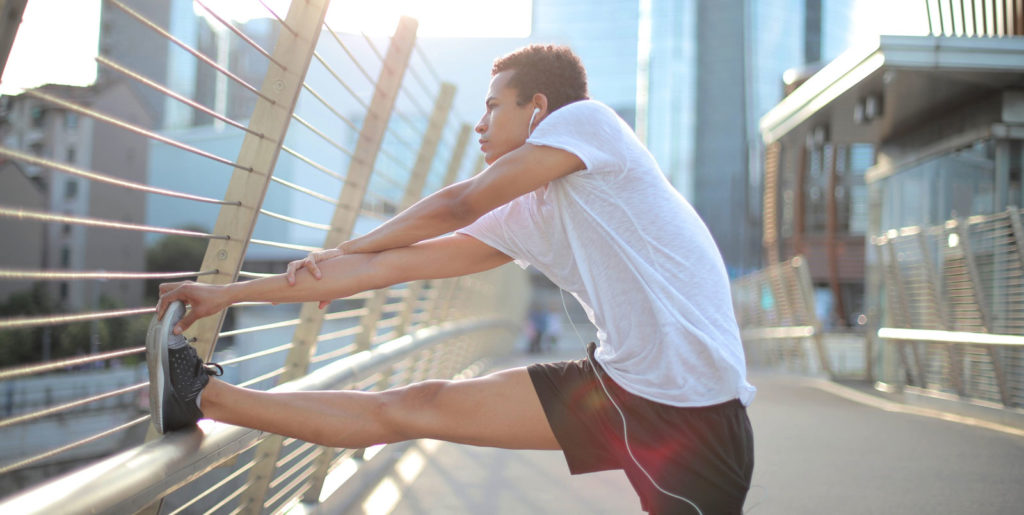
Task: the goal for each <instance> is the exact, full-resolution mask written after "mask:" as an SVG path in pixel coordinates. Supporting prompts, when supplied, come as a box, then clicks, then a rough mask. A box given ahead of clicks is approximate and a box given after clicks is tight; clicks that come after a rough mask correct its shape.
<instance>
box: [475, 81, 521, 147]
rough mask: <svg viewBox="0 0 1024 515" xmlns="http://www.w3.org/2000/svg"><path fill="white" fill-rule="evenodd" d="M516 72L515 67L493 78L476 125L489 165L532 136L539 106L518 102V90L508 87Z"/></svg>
mask: <svg viewBox="0 0 1024 515" xmlns="http://www.w3.org/2000/svg"><path fill="white" fill-rule="evenodd" d="M513 73H515V70H505V71H503V72H500V73H498V74H497V75H495V76H494V77H491V87H490V88H489V89H488V91H487V98H486V100H485V105H486V106H487V110H486V111H485V112H484V115H483V117H481V118H480V123H477V124H476V132H477V133H478V134H480V150H481V151H482V152H483V153H484V161H486V162H487V164H492V163H494V162H495V161H497V160H498V158H499V157H501V156H503V155H505V154H507V153H509V152H511V151H513V150H515V149H517V148H519V147H521V146H523V144H524V143H526V138H527V137H529V128H528V126H529V124H530V115H532V114H533V109H534V107H535V106H534V105H533V104H532V103H529V104H525V105H522V106H520V105H517V104H516V93H517V91H516V90H515V89H514V88H511V87H509V86H508V81H509V79H511V78H512V74H513Z"/></svg>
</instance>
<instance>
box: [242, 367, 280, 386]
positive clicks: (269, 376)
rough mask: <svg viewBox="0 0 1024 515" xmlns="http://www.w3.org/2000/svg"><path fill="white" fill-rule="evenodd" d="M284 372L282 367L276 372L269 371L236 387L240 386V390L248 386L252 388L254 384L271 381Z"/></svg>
mask: <svg viewBox="0 0 1024 515" xmlns="http://www.w3.org/2000/svg"><path fill="white" fill-rule="evenodd" d="M284 371H285V369H284V367H281V368H278V369H277V370H271V371H270V372H267V373H266V374H263V375H261V376H258V377H254V378H252V379H250V380H248V381H245V382H244V383H239V384H238V386H240V387H242V388H245V387H248V386H252V385H254V384H256V383H259V382H261V381H266V380H267V379H273V378H275V377H277V376H280V375H281V374H284Z"/></svg>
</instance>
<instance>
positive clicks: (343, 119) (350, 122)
mask: <svg viewBox="0 0 1024 515" xmlns="http://www.w3.org/2000/svg"><path fill="white" fill-rule="evenodd" d="M302 87H303V88H305V89H306V91H308V92H309V93H310V94H312V95H313V98H315V99H317V100H319V101H320V103H321V104H323V106H324V107H326V108H327V109H328V110H329V111H330V112H331V113H333V114H334V116H337V117H338V119H339V120H341V121H342V122H344V123H345V125H348V127H349V128H350V129H352V130H353V131H355V132H359V127H356V124H354V123H352V120H349V119H348V118H347V117H346V116H345V115H343V114H341V113H339V112H338V110H337V109H335V108H334V106H332V105H331V104H329V103H328V102H327V100H325V99H324V97H322V96H320V94H319V93H317V92H316V91H314V90H313V88H312V87H310V85H309V84H307V83H305V82H303V83H302Z"/></svg>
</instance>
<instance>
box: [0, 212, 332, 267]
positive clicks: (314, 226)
mask: <svg viewBox="0 0 1024 515" xmlns="http://www.w3.org/2000/svg"><path fill="white" fill-rule="evenodd" d="M260 214H261V215H267V216H269V217H271V218H277V219H278V220H283V221H285V222H288V223H292V224H295V225H301V226H302V227H309V228H310V229H319V230H321V231H329V230H331V226H330V225H327V224H318V223H315V222H307V221H305V220H300V219H298V218H293V217H290V216H288V215H282V214H280V213H275V212H273V211H267V210H266V209H260ZM0 273H2V271H0ZM2 277H3V276H2V275H0V278H2Z"/></svg>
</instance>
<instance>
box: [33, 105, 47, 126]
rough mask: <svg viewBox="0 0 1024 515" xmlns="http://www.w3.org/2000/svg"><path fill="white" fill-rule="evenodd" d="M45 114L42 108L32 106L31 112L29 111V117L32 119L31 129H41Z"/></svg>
mask: <svg viewBox="0 0 1024 515" xmlns="http://www.w3.org/2000/svg"><path fill="white" fill-rule="evenodd" d="M45 114H46V111H44V110H43V106H32V109H31V111H29V116H31V117H32V127H35V128H37V129H39V128H41V127H42V126H43V118H44V116H45Z"/></svg>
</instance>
